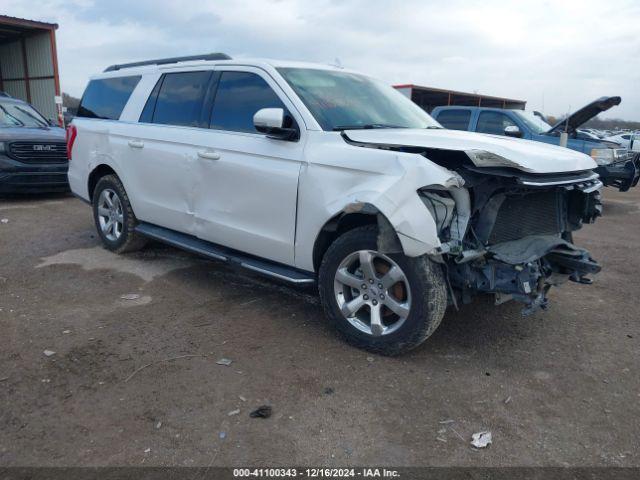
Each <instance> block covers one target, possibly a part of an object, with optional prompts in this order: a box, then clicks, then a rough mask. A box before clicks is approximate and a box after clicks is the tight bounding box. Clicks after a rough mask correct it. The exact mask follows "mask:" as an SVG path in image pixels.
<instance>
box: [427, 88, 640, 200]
mask: <svg viewBox="0 0 640 480" xmlns="http://www.w3.org/2000/svg"><path fill="white" fill-rule="evenodd" d="M620 101H621V99H620V97H602V98H599V99H598V100H596V101H594V102H591V103H590V104H589V105H586V106H585V107H583V108H581V109H580V110H578V111H576V112H575V113H573V114H571V115H569V116H568V117H567V118H566V119H563V120H562V121H560V122H558V123H557V124H556V125H554V126H551V125H549V124H548V123H547V122H545V121H544V120H543V119H542V118H541V117H539V116H538V115H535V114H533V113H531V112H526V111H524V110H507V109H501V108H487V107H467V106H449V107H436V108H434V109H433V111H432V112H431V116H432V117H433V118H435V119H436V120H437V121H438V122H439V123H440V124H441V125H442V126H443V127H444V128H449V129H452V130H467V131H470V132H479V133H488V134H493V135H506V136H509V137H515V138H524V139H527V140H534V141H537V142H545V143H552V144H555V145H559V144H560V133H561V132H565V131H566V132H567V133H568V136H569V138H568V141H567V147H568V148H571V149H572V150H577V151H579V152H583V153H586V154H587V155H590V156H591V157H592V158H593V159H594V160H595V161H596V163H597V164H598V168H597V169H596V172H598V173H599V174H600V179H601V180H602V182H603V183H604V184H605V185H607V186H612V187H616V188H618V189H619V190H620V191H626V190H629V188H631V187H633V186H635V185H636V184H637V183H638V178H639V177H640V155H638V154H636V153H634V152H630V151H629V150H627V149H624V148H620V146H619V145H618V144H617V143H612V142H607V141H604V140H600V139H598V138H594V137H593V136H590V135H589V134H587V133H582V132H579V131H578V128H579V127H580V126H581V125H583V124H584V123H585V122H587V121H588V120H589V119H591V118H593V117H595V116H596V115H597V114H598V113H600V112H603V111H605V110H608V109H609V108H611V107H612V106H614V105H619V104H620Z"/></svg>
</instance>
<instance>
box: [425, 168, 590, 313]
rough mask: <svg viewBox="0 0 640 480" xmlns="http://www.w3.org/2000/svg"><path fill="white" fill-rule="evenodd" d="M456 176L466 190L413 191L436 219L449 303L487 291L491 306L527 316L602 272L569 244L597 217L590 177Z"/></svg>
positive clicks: (469, 171)
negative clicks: (553, 292)
mask: <svg viewBox="0 0 640 480" xmlns="http://www.w3.org/2000/svg"><path fill="white" fill-rule="evenodd" d="M457 173H458V174H459V175H461V176H462V177H463V179H464V181H465V187H466V188H457V189H437V188H428V189H423V190H421V191H420V192H419V193H420V196H421V198H422V201H423V202H424V204H425V206H426V207H427V209H429V211H430V212H431V214H432V215H433V218H434V219H436V223H437V226H438V231H439V236H440V238H441V240H442V242H443V245H442V247H441V248H440V253H441V254H442V258H443V261H444V263H445V265H446V268H447V272H448V277H449V281H450V286H451V289H452V290H453V293H454V294H453V295H452V301H453V302H457V301H458V300H461V301H462V302H464V303H468V302H469V301H470V300H471V298H472V297H473V295H475V294H477V293H492V294H495V295H496V302H497V303H502V302H504V301H507V300H511V299H515V300H519V301H521V302H524V303H525V304H526V307H525V309H524V311H523V313H525V314H528V313H531V312H533V311H535V310H536V309H538V308H546V306H547V301H548V300H547V292H548V290H549V288H551V286H553V285H558V284H560V283H563V282H564V281H566V280H571V281H575V282H578V283H587V284H588V283H591V279H590V278H589V277H588V275H589V274H595V273H598V272H599V271H600V266H599V265H598V264H597V263H596V262H595V261H594V260H593V259H592V258H591V256H590V255H589V252H587V251H586V250H584V249H581V248H579V247H577V246H575V245H573V243H572V232H574V231H576V230H578V229H580V228H581V227H582V225H583V224H584V223H593V222H594V221H595V219H596V218H597V217H598V216H600V214H601V211H602V205H601V202H600V192H599V188H600V187H601V186H602V183H601V182H600V181H599V180H598V176H597V175H596V174H594V173H593V172H592V171H585V172H578V173H571V174H568V175H559V174H556V175H544V176H541V175H531V174H525V173H523V172H520V171H517V170H515V169H511V168H502V169H500V168H491V169H488V168H482V169H481V168H477V167H470V166H464V167H461V168H458V169H457Z"/></svg>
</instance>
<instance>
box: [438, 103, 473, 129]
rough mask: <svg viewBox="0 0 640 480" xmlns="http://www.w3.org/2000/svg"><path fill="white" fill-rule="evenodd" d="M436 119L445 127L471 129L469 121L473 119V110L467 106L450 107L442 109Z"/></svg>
mask: <svg viewBox="0 0 640 480" xmlns="http://www.w3.org/2000/svg"><path fill="white" fill-rule="evenodd" d="M436 120H437V121H438V123H440V125H442V126H443V127H444V128H448V129H449V130H464V131H467V130H470V128H469V122H470V121H471V110H469V109H466V108H460V109H458V108H448V109H446V110H440V111H439V112H438V116H437V117H436Z"/></svg>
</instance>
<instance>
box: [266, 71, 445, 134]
mask: <svg viewBox="0 0 640 480" xmlns="http://www.w3.org/2000/svg"><path fill="white" fill-rule="evenodd" d="M278 72H280V74H281V75H282V76H283V77H284V79H285V80H286V82H287V83H288V84H289V85H290V86H291V88H292V89H293V90H294V91H295V92H296V94H297V95H298V96H299V97H300V99H301V100H302V102H303V103H304V104H305V105H306V107H307V108H308V109H309V111H310V112H311V114H312V115H313V117H314V118H315V119H316V120H317V122H318V123H319V124H320V126H321V127H322V129H323V130H346V129H349V128H385V127H397V128H441V127H440V124H439V123H438V122H436V121H435V120H434V119H433V118H431V117H430V116H429V115H428V114H427V113H426V112H425V111H424V110H422V109H421V108H420V107H419V106H417V105H416V104H415V103H413V102H412V101H411V100H409V99H408V98H407V97H406V96H404V95H403V94H402V93H400V92H398V91H397V90H396V89H395V88H393V87H390V86H389V85H386V84H384V83H382V82H379V81H377V80H373V79H372V78H370V77H367V76H365V75H359V74H355V73H348V72H342V71H336V70H319V69H312V68H279V69H278Z"/></svg>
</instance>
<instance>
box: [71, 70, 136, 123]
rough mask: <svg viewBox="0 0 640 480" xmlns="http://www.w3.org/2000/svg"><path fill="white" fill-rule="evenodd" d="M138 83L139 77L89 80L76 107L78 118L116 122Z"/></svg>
mask: <svg viewBox="0 0 640 480" xmlns="http://www.w3.org/2000/svg"><path fill="white" fill-rule="evenodd" d="M139 81H140V75H136V76H132V77H117V78H102V79H100V80H91V81H90V82H89V85H87V89H86V90H85V91H84V95H83V96H82V100H81V102H80V106H79V107H78V117H89V118H104V119H108V120H118V119H119V118H120V114H121V113H122V110H123V109H124V106H125V105H126V104H127V102H128V101H129V97H130V96H131V92H133V89H134V88H136V85H138V82H139Z"/></svg>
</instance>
